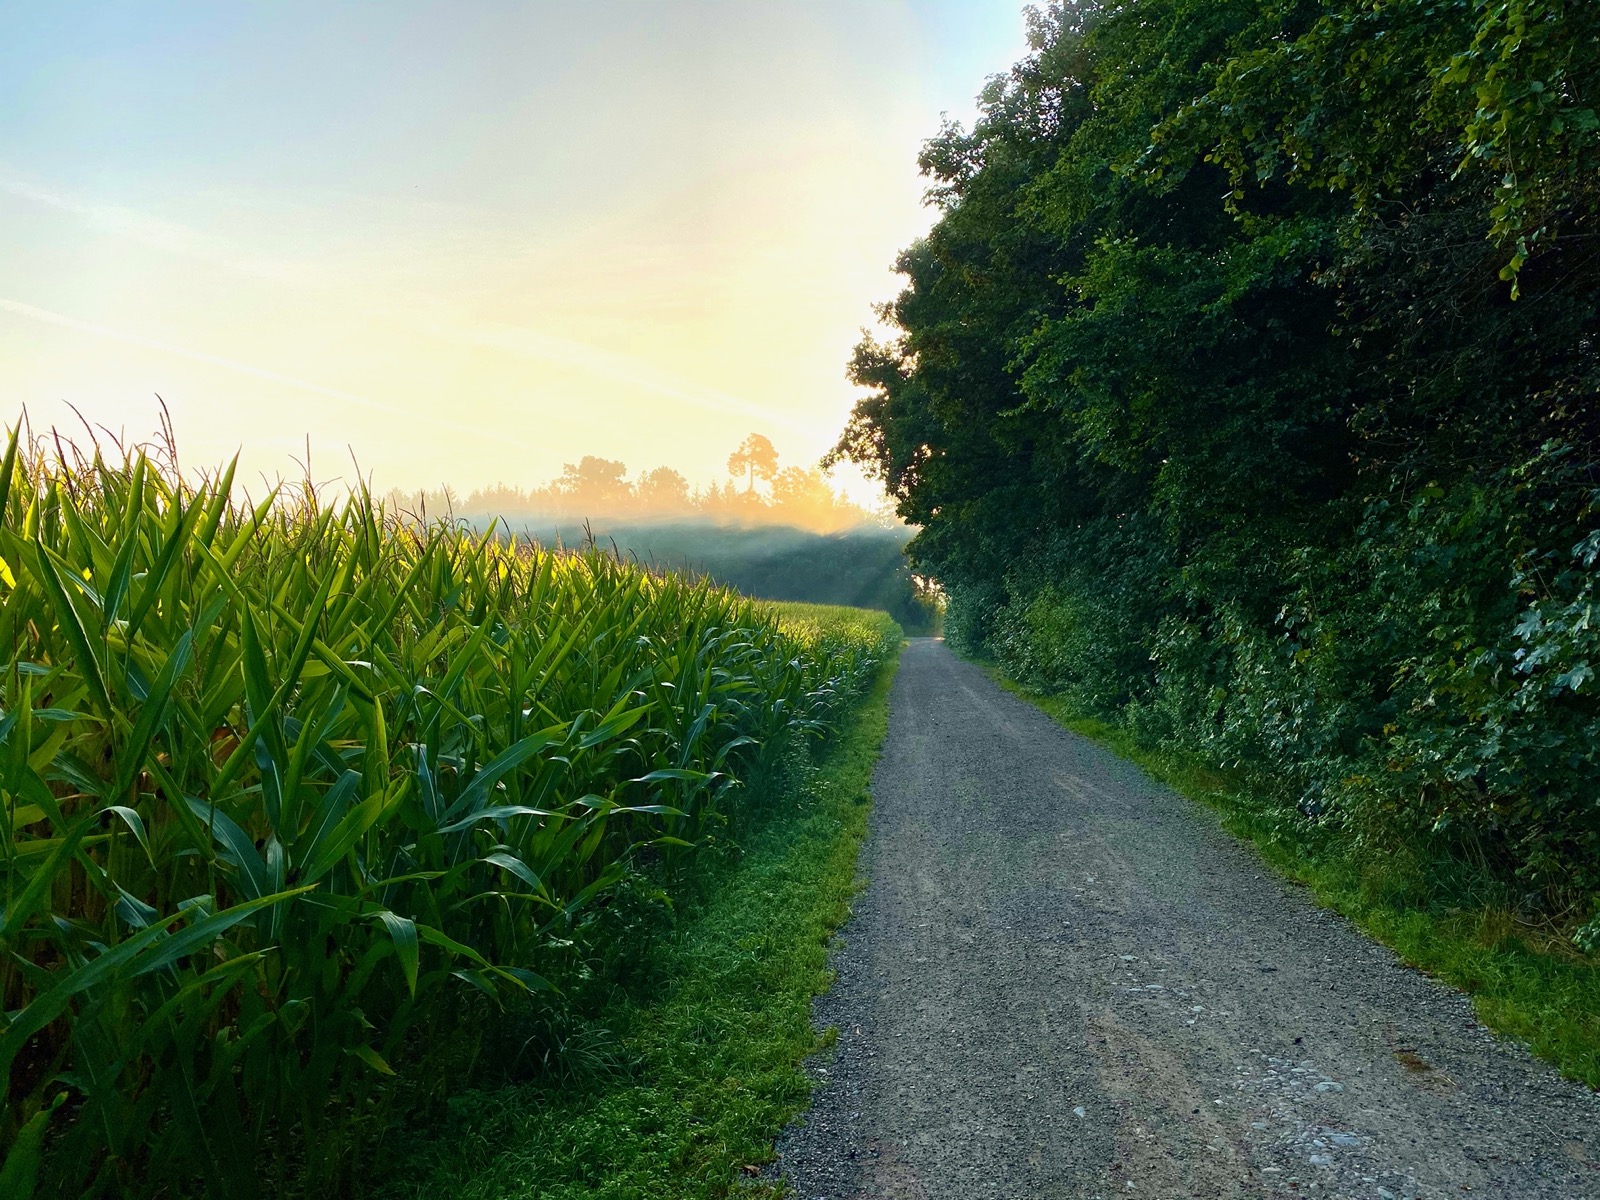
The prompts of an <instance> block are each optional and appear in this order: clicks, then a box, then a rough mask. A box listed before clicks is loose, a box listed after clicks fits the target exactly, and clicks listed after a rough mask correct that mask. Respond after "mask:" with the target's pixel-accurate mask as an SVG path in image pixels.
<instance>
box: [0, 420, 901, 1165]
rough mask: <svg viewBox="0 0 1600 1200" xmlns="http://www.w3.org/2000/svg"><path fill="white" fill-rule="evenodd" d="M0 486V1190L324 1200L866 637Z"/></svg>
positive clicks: (717, 820)
mask: <svg viewBox="0 0 1600 1200" xmlns="http://www.w3.org/2000/svg"><path fill="white" fill-rule="evenodd" d="M230 475H231V472H228V473H225V474H224V475H223V476H222V477H221V478H218V479H215V480H211V481H208V482H205V483H202V484H199V485H194V484H190V483H186V482H184V481H183V480H182V479H181V477H180V476H179V475H178V474H177V473H176V471H175V470H165V469H161V468H159V467H158V465H157V464H156V463H154V462H152V461H151V460H150V459H149V458H147V457H145V456H144V455H143V454H138V455H135V456H133V457H132V458H130V459H128V460H126V461H121V462H114V463H108V462H106V461H103V460H102V459H100V458H99V457H98V456H96V457H95V458H94V459H93V460H91V461H85V460H82V459H79V460H77V461H76V462H74V463H72V464H70V465H65V466H64V465H62V464H60V463H59V462H58V461H56V460H52V459H51V458H49V457H47V456H46V455H45V454H43V453H42V452H29V451H27V450H26V449H23V450H21V451H20V452H19V447H18V445H17V442H16V439H15V437H13V439H12V441H11V444H10V446H9V449H8V451H7V453H6V456H5V459H4V463H3V466H0V560H3V561H0V646H4V648H5V662H4V667H3V672H4V674H3V677H0V689H3V692H0V706H3V713H0V795H3V799H4V813H5V817H6V823H7V829H6V836H5V838H4V839H3V841H0V845H3V846H4V851H5V854H4V863H3V867H0V871H3V876H4V896H5V902H4V912H3V918H0V953H3V957H0V994H3V997H4V1005H3V1011H4V1018H3V1024H0V1071H3V1072H4V1078H5V1081H6V1104H5V1109H4V1112H3V1116H0V1144H3V1145H5V1146H6V1147H8V1149H9V1151H10V1152H9V1154H8V1156H7V1157H6V1159H5V1165H4V1168H3V1172H4V1173H3V1174H0V1183H3V1184H4V1186H5V1189H6V1194H7V1196H8V1197H11V1196H26V1195H28V1194H29V1192H30V1190H31V1187H32V1186H33V1185H32V1182H31V1181H32V1179H33V1177H34V1176H35V1175H36V1174H38V1173H39V1172H40V1171H41V1164H40V1159H41V1157H42V1160H43V1163H42V1176H41V1183H40V1185H39V1186H41V1187H42V1188H44V1189H45V1190H47V1191H48V1192H49V1193H50V1194H57V1193H59V1194H81V1193H90V1194H101V1193H104V1194H115V1195H118V1196H135V1195H142V1194H154V1195H192V1194H196V1193H197V1192H199V1191H201V1190H205V1191H207V1192H209V1193H212V1194H218V1195H228V1196H233V1197H240V1196H250V1195H258V1194H263V1193H265V1194H283V1193H285V1192H291V1191H296V1190H299V1189H300V1188H301V1187H302V1186H304V1187H308V1188H309V1189H310V1190H311V1191H312V1192H313V1193H314V1194H316V1195H334V1194H338V1193H339V1192H340V1191H341V1190H344V1189H345V1188H347V1187H348V1185H349V1183H350V1181H351V1179H352V1176H355V1175H358V1174H359V1173H361V1172H362V1171H363V1170H364V1165H365V1163H366V1162H367V1153H364V1152H370V1150H371V1149H372V1147H373V1146H375V1145H376V1144H377V1143H378V1140H379V1138H380V1136H381V1135H382V1134H383V1133H384V1131H385V1130H387V1129H388V1128H390V1127H391V1126H392V1124H393V1122H394V1121H395V1120H396V1119H397V1117H399V1116H400V1115H402V1114H403V1113H404V1112H405V1111H408V1110H416V1109H419V1108H425V1107H427V1106H429V1105H431V1104H435V1103H436V1102H438V1101H440V1100H442V1099H443V1098H444V1097H446V1096H448V1095H449V1094H450V1093H451V1092H452V1091H453V1090H456V1089H458V1088H459V1087H460V1086H461V1084H462V1083H463V1081H464V1080H465V1079H466V1078H468V1077H469V1075H470V1074H471V1072H472V1070H473V1065H474V1058H475V1056H476V1055H477V1054H478V1052H479V1050H480V1048H481V1047H482V1045H483V1039H484V1037H485V1033H486V1030H491V1029H493V1028H494V1027H495V1025H496V1022H495V1021H492V1020H489V1019H488V1018H489V1017H490V1016H492V1015H493V1014H495V1013H497V1012H500V1011H503V1010H506V1009H516V1010H519V1011H522V1012H524V1013H526V1012H528V1011H530V1010H536V1009H537V1006H538V1005H539V1004H540V1003H541V998H542V997H554V996H557V995H558V994H559V993H560V991H561V990H562V988H563V987H564V986H566V985H567V984H568V982H569V981H571V980H574V979H577V980H581V979H582V978H583V976H584V975H585V973H586V972H587V970H588V962H589V960H590V959H591V958H592V957H593V955H594V954H595V953H596V947H597V945H599V944H600V943H602V942H605V941H606V940H607V939H608V938H611V937H612V936H613V935H612V934H611V933H610V932H608V930H609V929H610V926H611V925H613V924H615V921H614V918H613V915H612V914H613V912H614V910H615V909H616V908H617V905H616V904H614V903H612V900H613V898H614V897H617V896H619V895H622V894H624V893H633V894H639V893H643V894H645V895H647V896H648V895H656V894H659V893H660V890H661V888H662V887H663V886H664V885H666V884H668V883H670V880H671V878H672V872H673V870H674V869H675V868H677V867H678V865H679V864H680V863H681V862H682V860H684V859H685V856H686V853H687V851H688V849H689V848H690V847H691V846H693V845H694V844H696V843H700V842H703V841H704V840H705V839H706V838H707V837H708V836H710V835H714V833H715V831H716V830H717V829H718V828H719V827H720V824H721V822H722V820H723V818H724V814H725V812H726V810H727V809H728V808H729V806H730V805H731V804H733V802H734V799H735V797H736V795H737V793H736V791H735V790H734V789H735V784H736V776H737V775H738V774H739V773H741V772H743V771H745V770H747V769H753V768H754V767H756V766H758V765H759V764H760V762H761V761H763V759H764V758H770V757H772V756H776V755H779V754H781V753H782V752H783V750H784V747H785V746H787V745H790V744H792V743H794V742H795V741H796V740H797V739H804V738H805V737H806V736H808V735H813V734H821V733H824V732H825V731H826V729H827V727H828V723H829V722H830V721H832V720H837V719H838V718H839V716H840V715H841V714H840V706H841V704H842V703H843V702H844V701H845V700H847V699H848V698H849V697H851V696H852V695H853V693H854V692H855V691H857V690H858V689H859V688H860V687H861V686H862V685H863V684H864V683H865V682H866V680H867V679H868V678H869V677H870V675H871V673H872V671H873V668H874V666H875V664H876V663H877V662H878V661H879V660H880V659H881V658H882V657H883V655H884V653H885V646H886V644H887V642H888V641H889V639H888V637H887V635H885V634H884V633H883V631H882V630H881V629H876V628H875V627H873V628H869V627H867V626H866V625H863V624H862V623H861V622H859V621H857V622H853V623H852V622H840V621H839V620H836V619H835V620H822V621H819V620H811V619H806V618H804V617H797V616H795V615H793V614H787V613H786V614H783V615H781V616H780V615H779V614H775V613H772V612H769V611H766V610H763V609H761V608H759V607H757V606H756V605H754V604H752V603H751V602H749V601H747V600H744V599H742V598H740V597H738V596H736V595H734V594H733V593H731V592H728V591H725V590H722V589H720V588H717V587H714V586H712V585H709V584H697V583H692V582H689V581H686V580H684V579H682V578H679V577H675V576H670V575H655V574H652V573H649V572H647V571H645V570H642V569H640V568H638V567H636V566H633V565H630V564H626V563H623V562H619V561H617V560H615V559H610V558H607V557H605V556H603V555H600V554H598V553H594V552H590V553H588V554H584V555H557V554H552V553H548V552H543V551H539V550H536V549H532V548H529V547H525V546H508V545H506V544H504V543H502V542H500V541H498V540H495V539H493V538H479V537H475V536H473V535H471V534H469V533H466V532H463V531H462V530H460V529H459V528H456V527H453V526H448V525H441V526H436V527H432V528H428V529H417V528H415V527H413V526H410V525H403V524H395V523H393V522H392V521H386V520H385V516H384V513H383V511H382V510H381V509H379V508H376V507H374V506H373V505H372V504H371V503H370V501H369V500H368V499H367V498H366V497H364V496H357V497H356V498H355V499H353V500H351V501H349V502H348V503H346V504H344V505H343V506H341V507H335V508H329V507H327V506H323V505H319V503H318V502H317V500H316V497H315V494H314V493H313V492H310V491H307V492H304V493H301V494H300V495H298V496H279V495H275V496H273V497H269V498H268V499H267V500H266V501H264V502H263V503H262V504H260V505H259V506H257V507H255V508H254V509H250V508H241V507H238V506H236V505H234V504H232V503H231V502H230V499H229V497H230V482H231V480H230Z"/></svg>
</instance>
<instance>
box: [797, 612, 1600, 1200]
mask: <svg viewBox="0 0 1600 1200" xmlns="http://www.w3.org/2000/svg"><path fill="white" fill-rule="evenodd" d="M891 703H892V708H891V716H890V728H889V735H888V739H887V741H886V742H885V745H884V752H883V757H882V759H881V760H880V762H879V764H878V768H877V772H876V775H875V778H874V782H873V795H874V811H873V817H872V832H871V835H870V837H869V839H868V844H867V847H866V849H865V852H864V854H863V859H862V866H863V869H864V871H865V873H866V875H867V877H868V879H869V881H870V882H869V884H868V886H867V888H866V890H865V892H864V893H863V894H862V896H861V897H860V899H859V901H858V903H857V904H856V906H855V910H854V914H853V916H852V918H851V920H850V921H849V923H848V924H847V925H846V926H845V928H844V929H843V930H842V931H841V937H840V941H839V944H838V946H837V948H836V950H835V958H834V963H835V968H836V970H837V973H838V975H837V982H836V984H835V986H834V988H833V989H832V991H831V992H830V993H829V994H828V995H827V996H825V997H822V998H821V999H820V1000H819V1001H818V1004H817V1021H818V1024H819V1026H821V1027H836V1028H837V1029H838V1031H839V1036H838V1042H837V1045H836V1047H835V1049H834V1050H832V1051H830V1052H828V1053H827V1054H825V1055H822V1056H819V1058H818V1060H817V1061H816V1062H815V1063H814V1064H813V1070H814V1071H815V1074H816V1080H817V1090H816V1093H815V1097H814V1103H813V1107H812V1109H811V1111H810V1112H809V1113H808V1114H807V1115H806V1116H805V1117H803V1118H802V1119H801V1120H800V1121H799V1122H797V1123H796V1125H795V1126H794V1127H793V1128H791V1129H790V1130H789V1131H788V1132H787V1133H786V1134H785V1136H784V1137H783V1139H782V1140H781V1142H780V1143H779V1152H780V1160H779V1164H778V1166H777V1170H778V1171H780V1172H781V1173H782V1174H784V1175H786V1176H787V1177H788V1179H789V1180H790V1182H791V1183H792V1185H793V1187H794V1192H795V1195H796V1196H798V1197H802V1198H805V1200H859V1198H867V1197H871V1198H879V1197H883V1198H888V1200H969V1198H972V1200H977V1198H980V1197H996V1198H1002V1200H1031V1198H1034V1197H1038V1198H1041V1200H1043V1198H1049V1200H1069V1198H1080V1197H1081V1198H1084V1200H1105V1198H1106V1197H1110V1196H1125V1195H1135V1194H1136V1195H1143V1196H1155V1197H1205V1198H1206V1200H1216V1198H1220V1197H1273V1198H1277V1197H1290V1196H1318V1197H1324V1198H1328V1200H1334V1198H1340V1197H1350V1198H1352V1200H1353V1198H1356V1197H1360V1198H1362V1200H1373V1198H1374V1197H1376V1198H1379V1200H1381V1198H1383V1197H1390V1198H1399V1200H1434V1198H1437V1197H1444V1196H1449V1197H1453V1198H1456V1200H1459V1198H1460V1197H1462V1196H1473V1195H1476V1196H1492V1197H1500V1198H1505V1200H1556V1198H1558V1197H1559V1198H1560V1200H1572V1198H1578V1200H1582V1198H1583V1197H1596V1198H1600V1100H1597V1097H1596V1095H1595V1094H1594V1093H1591V1092H1590V1091H1588V1090H1587V1089H1586V1088H1584V1087H1582V1086H1580V1085H1578V1084H1575V1083H1572V1082H1570V1081H1567V1080H1563V1079H1562V1078H1560V1076H1559V1075H1558V1074H1557V1073H1556V1072H1555V1070H1554V1069H1553V1068H1551V1067H1550V1066H1548V1065H1547V1064H1545V1063H1542V1062H1539V1061H1537V1060H1535V1059H1533V1058H1532V1057H1531V1056H1529V1055H1528V1053H1527V1052H1526V1051H1525V1050H1524V1049H1523V1048H1521V1047H1520V1046H1517V1045H1515V1044H1513V1043H1511V1042H1508V1041H1505V1040H1502V1039H1498V1038H1496V1037H1494V1036H1492V1035H1491V1034H1489V1033H1488V1032H1487V1031H1486V1030H1485V1029H1483V1028H1482V1026H1480V1025H1479V1024H1478V1023H1477V1021H1476V1019H1475V1017H1474V1015H1473V1012H1472V1007H1471V1005H1470V1004H1469V1003H1468V1001H1467V999H1466V998H1465V997H1464V996H1462V995H1461V994H1460V993H1458V992H1456V991H1454V990H1452V989H1449V988H1447V987H1444V986H1442V985H1440V984H1439V983H1437V982H1435V981H1434V980H1432V979H1429V978H1428V977H1426V976H1424V975H1422V974H1420V973H1418V972H1416V971H1414V970H1411V969H1409V968H1407V967H1405V966H1404V965H1402V964H1401V963H1399V962H1398V961H1397V960H1396V959H1395V957H1394V955H1393V954H1392V953H1391V952H1390V951H1388V950H1387V949H1385V948H1384V947H1382V946H1379V945H1377V944H1375V943H1374V942H1372V941H1371V940H1370V939H1368V938H1367V937H1365V936H1364V935H1363V934H1361V933H1360V932H1359V931H1357V930H1355V929H1354V928H1352V927H1351V926H1350V925H1349V924H1348V923H1347V922H1346V921H1344V920H1343V919H1342V918H1340V917H1338V916H1336V915H1335V914H1332V913H1330V912H1328V911H1326V910H1323V909H1319V908H1317V907H1316V905H1315V904H1313V903H1312V902H1311V900H1310V899H1309V898H1308V896H1307V895H1306V894H1305V892H1304V891H1302V890H1299V889H1297V888H1295V887H1293V886H1292V885H1290V884H1288V883H1287V882H1285V881H1284V880H1282V879H1281V878H1279V877H1277V876H1276V875H1274V874H1272V873H1271V872H1270V871H1269V870H1268V869H1267V868H1265V867H1264V866H1263V865H1262V863H1261V862H1260V861H1259V860H1258V859H1257V858H1256V857H1255V855H1254V853H1253V851H1252V850H1250V849H1249V848H1248V847H1245V846H1243V845H1241V844H1240V843H1238V842H1236V841H1235V840H1234V839H1232V838H1230V837H1229V836H1228V835H1227V834H1225V833H1223V832H1222V831H1221V830H1220V829H1219V828H1218V827H1217V823H1216V820H1215V818H1214V817H1213V816H1212V815H1211V814H1210V813H1208V812H1207V811H1206V810H1204V809H1202V808H1200V807H1199V806H1197V805H1194V804H1191V803H1189V802H1187V801H1185V800H1183V799H1182V798H1181V797H1179V796H1177V795H1175V794H1174V793H1172V792H1171V791H1169V790H1167V789H1165V788H1162V787H1160V786H1159V785H1157V784H1155V783H1153V782H1152V781H1151V780H1149V779H1148V778H1147V777H1145V776H1144V775H1143V774H1142V773H1141V772H1140V771H1139V770H1138V768H1137V767H1134V766H1133V765H1131V764H1129V763H1126V762H1123V761H1122V760H1120V759H1118V758H1117V757H1115V756H1114V755H1113V754H1111V753H1110V752H1109V751H1107V750H1104V749H1102V748H1100V747H1099V746H1096V745H1095V744H1094V743H1093V742H1090V741H1089V740H1087V739H1085V738H1081V737H1078V736H1076V735H1074V734H1071V733H1068V732H1067V731H1065V730H1063V729H1061V728H1060V727H1059V726H1058V725H1056V724H1055V723H1054V722H1053V721H1051V720H1050V719H1049V718H1048V717H1047V716H1045V715H1044V714H1043V713H1041V712H1039V711H1038V710H1037V709H1035V708H1034V707H1032V706H1031V705H1029V704H1027V703H1026V702H1024V701H1022V700H1020V699H1018V698H1016V697H1014V696H1011V695H1009V694H1007V693H1006V692H1004V691H1002V690H1001V689H999V688H998V687H996V686H995V685H994V684H993V683H992V682H991V681H990V680H989V679H988V678H987V676H985V675H984V673H983V672H982V671H981V670H979V669H978V668H977V667H974V666H972V665H971V664H968V663H964V662H962V661H960V660H959V659H957V658H956V657H955V656H954V655H953V654H951V653H950V651H948V650H947V649H946V648H945V647H944V645H943V643H942V642H939V641H937V640H931V639H918V640H915V641H913V642H912V643H911V645H910V646H909V647H908V648H907V650H906V652H905V654H904V656H903V658H902V660H901V667H900V674H899V678H898V679H897V681H896V683H895V686H894V692H893V697H892V701H891Z"/></svg>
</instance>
